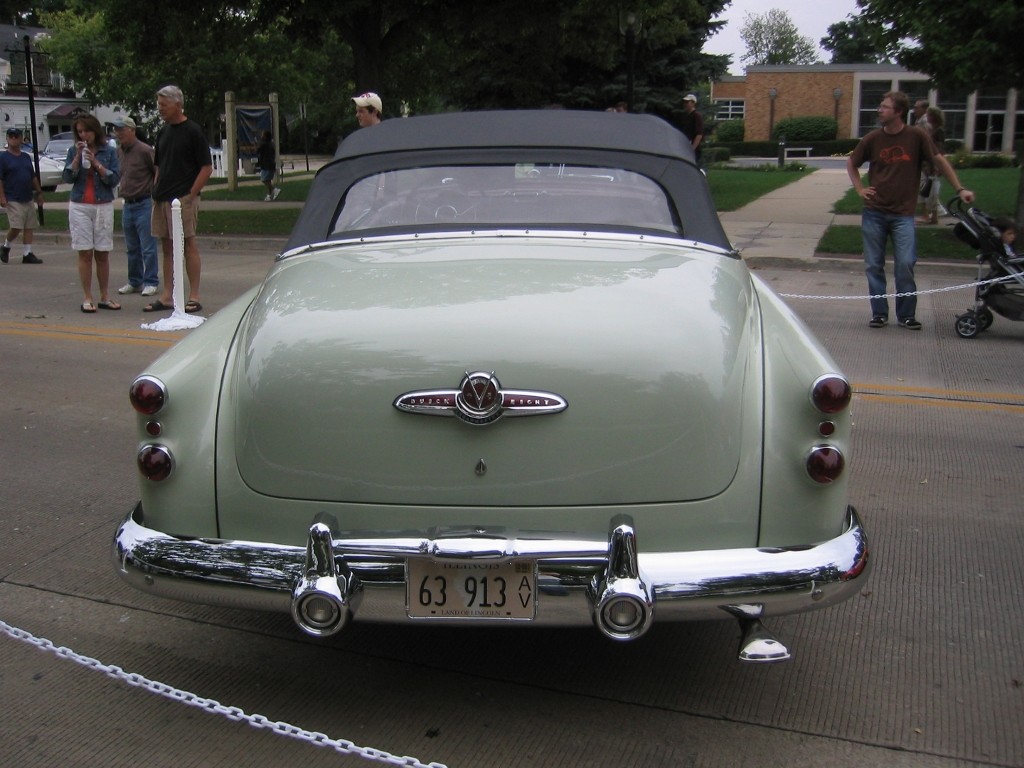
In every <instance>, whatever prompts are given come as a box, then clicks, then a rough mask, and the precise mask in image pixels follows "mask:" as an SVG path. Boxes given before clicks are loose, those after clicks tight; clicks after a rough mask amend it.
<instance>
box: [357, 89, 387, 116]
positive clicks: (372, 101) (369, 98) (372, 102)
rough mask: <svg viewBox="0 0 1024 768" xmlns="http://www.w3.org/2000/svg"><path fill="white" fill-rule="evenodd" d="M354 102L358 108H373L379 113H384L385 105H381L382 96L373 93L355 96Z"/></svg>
mask: <svg viewBox="0 0 1024 768" xmlns="http://www.w3.org/2000/svg"><path fill="white" fill-rule="evenodd" d="M352 101H354V102H355V103H356V106H357V107H373V108H374V109H376V110H377V111H378V112H383V111H384V104H383V103H381V100H380V96H378V95H377V94H376V93H373V92H372V91H368V92H367V93H361V94H359V95H358V96H353V97H352Z"/></svg>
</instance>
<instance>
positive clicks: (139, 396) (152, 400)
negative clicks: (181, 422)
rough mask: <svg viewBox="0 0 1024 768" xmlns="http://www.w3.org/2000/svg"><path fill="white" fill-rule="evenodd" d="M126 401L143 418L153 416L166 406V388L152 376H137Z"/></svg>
mask: <svg viewBox="0 0 1024 768" xmlns="http://www.w3.org/2000/svg"><path fill="white" fill-rule="evenodd" d="M128 399H129V400H131V403H132V408H134V409H135V410H136V411H138V412H139V413H141V414H142V415H143V416H155V415H156V414H157V413H159V412H160V411H161V410H163V407H164V406H165V405H167V387H165V386H164V383H163V382H162V381H160V379H157V378H155V377H153V376H139V377H138V378H137V379H135V381H133V382H132V385H131V387H130V388H129V390H128Z"/></svg>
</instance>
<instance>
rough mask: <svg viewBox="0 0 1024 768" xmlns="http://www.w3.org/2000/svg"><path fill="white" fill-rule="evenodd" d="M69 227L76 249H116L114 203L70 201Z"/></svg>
mask: <svg viewBox="0 0 1024 768" xmlns="http://www.w3.org/2000/svg"><path fill="white" fill-rule="evenodd" d="M68 229H69V230H70V231H71V249H72V250H75V251H94V250H95V251H106V252H107V253H110V251H112V250H114V204H113V203H100V204H98V205H92V204H90V203H75V202H69V203H68Z"/></svg>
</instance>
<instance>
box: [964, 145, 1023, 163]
mask: <svg viewBox="0 0 1024 768" xmlns="http://www.w3.org/2000/svg"><path fill="white" fill-rule="evenodd" d="M949 162H950V163H951V164H952V166H953V167H954V168H1008V167H1010V166H1012V165H1014V160H1013V158H1012V157H1008V156H1006V155H999V154H989V153H986V154H977V155H974V154H971V153H970V152H968V151H967V148H966V147H965V146H963V145H961V146H960V147H959V148H958V149H957V150H956V152H955V153H954V154H953V156H952V157H951V158H949Z"/></svg>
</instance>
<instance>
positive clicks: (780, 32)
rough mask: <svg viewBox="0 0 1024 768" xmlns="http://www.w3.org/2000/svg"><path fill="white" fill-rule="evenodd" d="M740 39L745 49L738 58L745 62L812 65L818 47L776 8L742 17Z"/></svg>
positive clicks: (785, 14) (814, 61)
mask: <svg viewBox="0 0 1024 768" xmlns="http://www.w3.org/2000/svg"><path fill="white" fill-rule="evenodd" d="M740 38H741V39H742V40H743V43H744V44H745V45H746V46H747V52H746V53H745V54H744V55H743V56H741V57H740V61H742V62H743V63H745V64H752V65H755V66H757V65H762V64H815V63H817V61H818V51H817V47H816V46H815V45H814V41H813V40H811V38H809V37H803V36H801V35H800V32H799V31H798V30H797V28H796V24H794V23H793V20H792V19H791V18H789V14H788V13H786V12H785V11H781V10H779V9H778V8H772V9H771V10H770V11H768V12H767V13H764V14H762V15H757V14H753V13H748V14H746V15H745V16H744V17H743V26H742V27H741V28H740Z"/></svg>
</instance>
